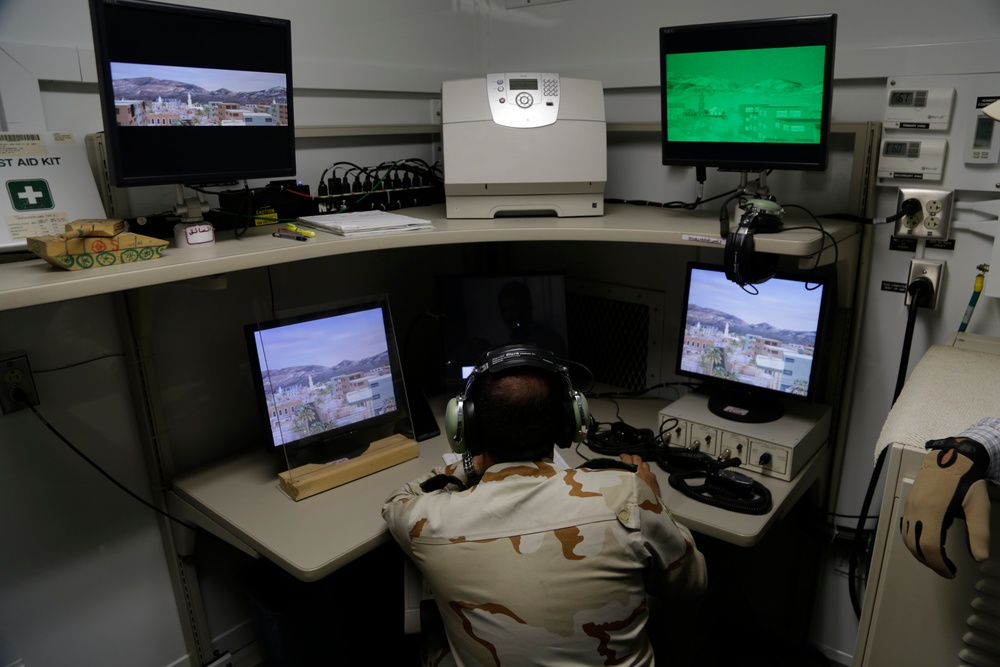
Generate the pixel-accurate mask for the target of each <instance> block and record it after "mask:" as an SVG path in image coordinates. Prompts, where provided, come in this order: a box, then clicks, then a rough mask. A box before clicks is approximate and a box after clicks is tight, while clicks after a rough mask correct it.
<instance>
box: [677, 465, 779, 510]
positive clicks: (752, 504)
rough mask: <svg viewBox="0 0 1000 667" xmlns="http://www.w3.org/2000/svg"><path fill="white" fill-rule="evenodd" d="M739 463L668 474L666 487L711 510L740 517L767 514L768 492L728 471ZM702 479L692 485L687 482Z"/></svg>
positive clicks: (741, 474)
mask: <svg viewBox="0 0 1000 667" xmlns="http://www.w3.org/2000/svg"><path fill="white" fill-rule="evenodd" d="M740 463H741V461H740V459H739V458H731V459H727V460H726V461H723V462H721V463H718V464H716V465H715V466H714V467H712V468H711V469H708V470H689V471H687V472H677V473H673V474H672V475H670V477H669V478H668V480H669V481H670V486H672V487H674V488H675V489H677V490H678V491H680V492H681V493H683V494H684V495H685V496H687V497H689V498H693V499H694V500H697V501H699V502H702V503H705V504H707V505H712V506H713V507H721V508H722V509H725V510H729V511H730V512H739V513H741V514H757V515H759V514H767V513H768V512H770V511H771V490H770V489H768V488H767V487H766V486H764V485H763V484H761V483H760V482H758V481H757V480H755V479H753V478H752V477H750V476H749V475H744V474H743V473H741V472H737V471H735V470H730V468H731V467H733V466H738V465H739V464H740ZM699 477H700V478H704V480H705V481H704V482H702V483H701V484H698V485H693V484H691V483H690V482H689V480H691V479H694V478H699Z"/></svg>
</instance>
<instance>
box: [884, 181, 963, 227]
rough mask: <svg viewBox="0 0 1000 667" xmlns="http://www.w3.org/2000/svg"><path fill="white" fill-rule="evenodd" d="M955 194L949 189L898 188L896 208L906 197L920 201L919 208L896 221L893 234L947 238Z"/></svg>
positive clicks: (900, 205)
mask: <svg viewBox="0 0 1000 667" xmlns="http://www.w3.org/2000/svg"><path fill="white" fill-rule="evenodd" d="M954 197H955V194H954V193H953V192H952V191H951V190H931V189H927V188H900V189H899V197H898V201H897V202H896V206H897V210H899V209H900V208H902V206H903V202H904V201H906V200H907V199H916V200H917V201H919V202H920V210H919V211H917V212H916V213H911V214H910V215H904V216H903V217H902V218H900V219H899V220H897V221H896V231H895V236H915V237H918V238H925V239H947V238H948V236H949V235H950V234H951V211H952V204H953V200H954Z"/></svg>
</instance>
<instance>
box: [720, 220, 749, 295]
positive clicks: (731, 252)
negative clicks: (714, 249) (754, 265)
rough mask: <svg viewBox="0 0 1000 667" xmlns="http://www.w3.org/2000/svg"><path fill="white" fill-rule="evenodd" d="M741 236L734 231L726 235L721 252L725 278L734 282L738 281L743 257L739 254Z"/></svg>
mask: <svg viewBox="0 0 1000 667" xmlns="http://www.w3.org/2000/svg"><path fill="white" fill-rule="evenodd" d="M741 237H744V235H743V234H740V235H737V234H736V233H735V232H733V233H731V234H729V236H727V237H726V248H725V250H723V254H722V261H723V264H724V265H725V267H726V278H728V279H729V280H731V281H733V282H734V283H740V265H741V263H742V261H743V258H742V257H741V256H739V250H740V245H741V244H742V243H743V241H742V238H741ZM751 243H752V241H751Z"/></svg>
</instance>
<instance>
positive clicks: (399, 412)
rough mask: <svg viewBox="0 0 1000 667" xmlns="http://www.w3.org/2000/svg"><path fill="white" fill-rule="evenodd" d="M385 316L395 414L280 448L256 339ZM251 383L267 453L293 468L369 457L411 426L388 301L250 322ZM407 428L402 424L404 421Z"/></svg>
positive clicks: (365, 301)
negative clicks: (348, 318)
mask: <svg viewBox="0 0 1000 667" xmlns="http://www.w3.org/2000/svg"><path fill="white" fill-rule="evenodd" d="M376 309H377V310H380V311H381V313H382V322H383V328H384V334H385V337H386V343H387V352H388V358H389V368H390V374H391V376H392V387H393V393H394V396H395V402H396V408H395V410H393V411H392V412H388V413H385V414H382V415H376V416H374V417H370V418H367V419H364V420H362V421H358V422H354V423H351V424H346V425H344V426H341V427H337V428H334V429H330V430H327V431H324V432H322V433H318V434H313V435H309V436H306V437H304V438H299V439H297V440H294V441H292V442H288V443H280V442H275V441H274V438H273V436H272V431H271V419H270V407H269V405H268V401H267V390H266V388H265V372H264V369H262V368H261V364H260V361H259V357H258V346H257V339H256V335H257V333H258V332H259V331H264V330H269V329H275V328H279V327H285V326H294V325H296V324H301V323H304V322H309V321H315V320H320V319H324V318H330V317H337V316H341V315H348V314H351V313H357V312H361V311H365V310H376ZM243 330H244V338H245V341H246V347H247V357H248V361H249V364H250V365H249V370H250V376H251V382H252V384H253V390H254V396H255V403H256V408H257V416H258V423H259V425H260V428H261V429H262V442H263V445H264V448H265V449H266V450H268V451H271V452H274V453H276V454H277V455H279V458H280V459H281V460H282V461H283V462H286V463H287V464H288V465H287V467H288V468H293V467H295V466H297V465H302V464H304V463H325V462H328V461H330V460H336V459H338V458H353V457H354V456H358V455H360V454H362V453H364V450H365V449H367V447H368V445H369V444H370V443H371V442H373V441H374V440H376V439H378V438H380V437H385V436H386V435H388V434H389V433H390V432H391V431H392V430H393V429H394V428H396V427H398V426H400V425H403V426H406V425H408V424H409V416H408V415H409V408H408V405H409V403H408V397H407V394H406V387H405V382H404V377H403V367H402V364H401V363H400V357H399V351H398V347H397V342H396V335H395V328H394V326H393V323H392V314H391V311H390V308H389V300H388V296H387V295H379V296H371V297H362V298H358V299H350V300H343V301H338V302H336V303H332V304H326V305H323V306H321V307H318V308H312V309H308V310H306V311H304V312H296V313H294V314H289V315H284V316H278V317H276V318H273V319H270V320H266V321H260V322H251V323H249V324H245V325H244V327H243ZM401 420H403V423H402V424H400V421H401Z"/></svg>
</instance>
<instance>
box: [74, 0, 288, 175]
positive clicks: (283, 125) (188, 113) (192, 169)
mask: <svg viewBox="0 0 1000 667" xmlns="http://www.w3.org/2000/svg"><path fill="white" fill-rule="evenodd" d="M90 10H91V24H92V28H93V35H94V50H95V55H96V59H97V82H98V90H99V93H100V99H101V108H102V112H103V120H104V132H105V137H106V138H105V141H106V145H107V153H108V162H109V165H108V167H109V172H110V176H111V181H112V183H113V184H114V185H116V186H119V187H127V186H139V185H157V184H171V185H178V186H179V185H209V184H222V183H232V182H234V181H236V180H239V179H252V178H277V177H290V176H294V175H295V136H294V112H293V103H292V95H291V92H292V47H291V24H290V22H289V21H288V20H285V19H281V18H272V17H265V16H253V15H249V14H240V13H235V12H224V11H217V10H212V9H204V8H194V7H182V6H179V5H171V4H164V3H159V2H151V1H149V0H90Z"/></svg>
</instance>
